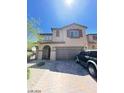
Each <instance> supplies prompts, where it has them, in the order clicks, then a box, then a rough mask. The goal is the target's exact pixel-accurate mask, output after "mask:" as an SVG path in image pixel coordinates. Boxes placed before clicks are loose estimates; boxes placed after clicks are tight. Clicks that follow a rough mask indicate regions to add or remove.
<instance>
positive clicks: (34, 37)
mask: <svg viewBox="0 0 124 93" xmlns="http://www.w3.org/2000/svg"><path fill="white" fill-rule="evenodd" d="M39 27H40V23H39V21H37V20H36V19H34V18H28V20H27V48H28V49H29V50H30V49H31V48H32V47H33V46H37V41H38V40H40V39H42V37H41V36H39V35H38V32H39V31H40V30H39Z"/></svg>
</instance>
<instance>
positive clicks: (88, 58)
mask: <svg viewBox="0 0 124 93" xmlns="http://www.w3.org/2000/svg"><path fill="white" fill-rule="evenodd" d="M75 61H76V62H77V63H80V64H81V65H83V66H85V67H86V68H87V69H88V71H89V73H90V75H91V76H93V77H97V51H96V50H89V51H88V50H87V51H82V52H80V53H79V54H78V55H76V57H75Z"/></svg>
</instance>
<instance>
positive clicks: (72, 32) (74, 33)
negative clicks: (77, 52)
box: [70, 31, 79, 38]
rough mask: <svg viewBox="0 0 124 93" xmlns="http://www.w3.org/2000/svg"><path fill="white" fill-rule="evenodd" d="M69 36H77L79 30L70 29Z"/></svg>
mask: <svg viewBox="0 0 124 93" xmlns="http://www.w3.org/2000/svg"><path fill="white" fill-rule="evenodd" d="M70 36H71V37H72V38H73V37H74V38H75V37H79V31H70Z"/></svg>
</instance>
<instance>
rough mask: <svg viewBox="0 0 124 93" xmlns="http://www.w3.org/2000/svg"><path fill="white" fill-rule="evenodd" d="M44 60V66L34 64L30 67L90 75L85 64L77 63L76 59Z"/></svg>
mask: <svg viewBox="0 0 124 93" xmlns="http://www.w3.org/2000/svg"><path fill="white" fill-rule="evenodd" d="M44 62H45V65H43V66H37V65H33V66H30V68H36V69H48V70H50V71H53V72H60V73H67V74H74V75H80V76H85V75H88V71H87V70H86V69H85V68H84V67H83V66H81V65H80V64H77V63H76V62H74V61H44Z"/></svg>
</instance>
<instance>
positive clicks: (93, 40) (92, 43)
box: [87, 34, 97, 49]
mask: <svg viewBox="0 0 124 93" xmlns="http://www.w3.org/2000/svg"><path fill="white" fill-rule="evenodd" d="M87 42H88V49H97V34H88V35H87Z"/></svg>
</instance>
